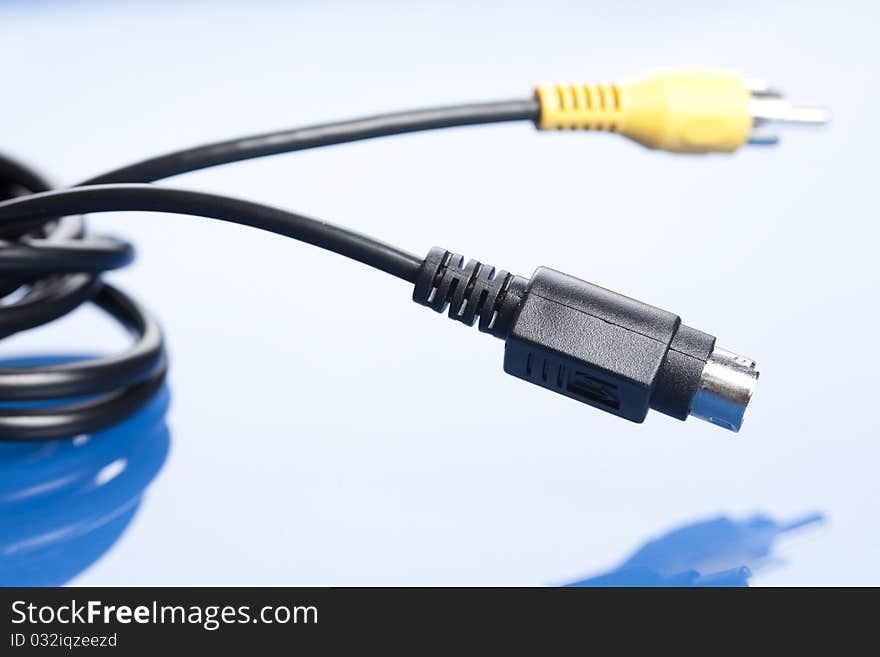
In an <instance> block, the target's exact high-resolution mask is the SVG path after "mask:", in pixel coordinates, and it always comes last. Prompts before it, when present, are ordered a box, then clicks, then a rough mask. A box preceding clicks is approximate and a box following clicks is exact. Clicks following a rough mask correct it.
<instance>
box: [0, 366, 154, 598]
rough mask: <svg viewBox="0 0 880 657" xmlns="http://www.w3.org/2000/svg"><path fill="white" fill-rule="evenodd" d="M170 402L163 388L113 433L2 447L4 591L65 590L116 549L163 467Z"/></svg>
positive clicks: (0, 561)
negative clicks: (14, 588) (16, 588)
mask: <svg viewBox="0 0 880 657" xmlns="http://www.w3.org/2000/svg"><path fill="white" fill-rule="evenodd" d="M78 359H79V358H78V357H77V358H72V357H57V358H39V359H28V360H26V361H25V360H22V359H19V360H16V361H15V362H14V363H10V362H6V363H4V364H5V365H11V364H15V365H35V364H46V363H50V362H51V363H59V362H67V361H71V360H78ZM169 401H170V395H169V392H168V389H167V386H163V387H162V388H161V389H160V390H159V392H158V393H157V394H156V396H155V397H154V398H153V399H152V400H151V401H150V402H149V403H148V404H147V406H146V407H144V408H143V409H142V410H141V411H140V412H139V413H137V414H136V415H134V416H132V417H130V418H128V419H127V420H125V421H123V422H121V423H120V424H118V425H116V426H114V427H112V428H110V429H106V430H104V431H100V432H97V433H95V434H92V435H83V436H77V437H76V438H74V439H72V440H55V441H49V442H42V441H41V442H36V443H0V586H58V585H61V584H64V583H65V582H67V581H69V580H70V579H72V578H73V577H74V576H76V575H77V574H79V573H80V572H82V571H83V570H85V569H86V568H87V567H89V566H90V565H91V564H93V563H94V562H95V561H97V560H98V559H99V558H100V557H101V556H102V555H103V554H105V553H106V552H107V551H108V550H109V549H110V547H111V546H112V545H113V544H114V543H115V542H116V541H117V540H118V539H119V537H120V536H121V535H122V533H123V532H124V531H125V529H126V527H128V525H129V523H130V522H131V520H132V518H133V517H134V515H135V514H136V512H137V509H138V507H139V505H140V502H141V499H142V496H143V493H144V491H145V490H146V488H147V487H148V486H149V485H150V483H151V482H152V481H153V479H154V478H155V477H156V475H157V474H158V473H159V471H160V470H161V469H162V466H163V464H164V463H165V459H166V457H167V455H168V449H169V445H170V434H169V432H168V428H167V426H166V425H165V414H166V411H167V409H168V406H169Z"/></svg>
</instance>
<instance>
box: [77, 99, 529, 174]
mask: <svg viewBox="0 0 880 657" xmlns="http://www.w3.org/2000/svg"><path fill="white" fill-rule="evenodd" d="M539 114H540V105H539V104H538V101H537V100H535V99H532V98H530V99H527V100H510V101H499V102H492V103H475V104H470V105H454V106H451V107H436V108H431V109H423V110H412V111H408V112H396V113H393V114H380V115H378V116H370V117H366V118H362V119H353V120H348V121H338V122H334V123H325V124H322V125H316V126H309V127H305V128H294V129H293V130H282V131H278V132H269V133H265V134H260V135H251V136H248V137H241V138H238V139H230V140H229V141H221V142H216V143H213V144H206V145H203V146H196V147H195V148H187V149H184V150H181V151H176V152H174V153H169V154H167V155H160V156H159V157H154V158H150V159H148V160H143V161H141V162H137V163H135V164H132V165H129V166H126V167H122V168H121V169H116V170H115V171H110V172H108V173H105V174H102V175H100V176H95V177H94V178H90V179H89V180H86V181H84V182H83V183H82V184H83V185H106V184H110V183H134V182H155V181H156V180H160V179H162V178H169V177H171V176H176V175H178V174H181V173H186V172H188V171H196V170H198V169H204V168H206V167H212V166H217V165H220V164H229V163H231V162H238V161H241V160H249V159H252V158H257V157H264V156H266V155H277V154H279V153H289V152H293V151H300V150H305V149H309V148H318V147H320V146H330V145H333V144H342V143H347V142H352V141H360V140H363V139H372V138H374V137H387V136H389V135H399V134H405V133H408V132H420V131H423V130H437V129H439V128H453V127H460V126H468V125H481V124H485V123H502V122H506V121H536V120H537V119H538V116H539Z"/></svg>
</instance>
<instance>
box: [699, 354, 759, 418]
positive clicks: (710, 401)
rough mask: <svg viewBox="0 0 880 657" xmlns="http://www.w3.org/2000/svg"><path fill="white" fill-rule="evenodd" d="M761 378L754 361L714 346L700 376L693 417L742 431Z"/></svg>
mask: <svg viewBox="0 0 880 657" xmlns="http://www.w3.org/2000/svg"><path fill="white" fill-rule="evenodd" d="M758 376H759V373H758V370H757V369H756V366H755V361H753V360H751V359H750V358H746V357H744V356H738V355H737V354H734V353H731V352H729V351H725V350H724V349H719V348H718V347H715V349H713V350H712V353H711V355H710V356H709V360H707V361H706V364H705V366H704V367H703V371H702V373H701V374H700V383H699V387H698V388H697V392H696V394H695V395H694V400H693V402H692V404H691V412H690V414H691V415H693V416H694V417H698V418H700V419H701V420H706V421H708V422H711V423H712V424H715V425H717V426H719V427H724V428H725V429H729V430H730V431H739V430H740V427H741V426H742V423H743V416H744V415H745V412H746V409H747V408H748V405H749V401H750V400H751V398H752V394H753V393H754V391H755V387H756V385H757V383H758Z"/></svg>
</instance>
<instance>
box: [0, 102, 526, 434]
mask: <svg viewBox="0 0 880 657" xmlns="http://www.w3.org/2000/svg"><path fill="white" fill-rule="evenodd" d="M538 111H539V108H538V104H537V102H536V101H534V100H524V101H503V102H498V103H483V104H473V105H461V106H453V107H445V108H437V109H427V110H416V111H412V112H399V113H394V114H386V115H382V116H374V117H368V118H364V119H357V120H352V121H343V122H338V123H329V124H325V125H320V126H313V127H308V128H300V129H295V130H285V131H280V132H274V133H268V134H262V135H256V136H250V137H244V138H240V139H234V140H229V141H224V142H219V143H216V144H209V145H205V146H199V147H195V148H191V149H186V150H182V151H178V152H175V153H171V154H168V155H163V156H160V157H156V158H151V159H148V160H144V161H142V162H139V163H137V164H133V165H131V166H127V167H123V168H121V169H117V170H115V171H112V172H110V173H107V174H104V175H101V176H96V177H94V178H91V179H90V180H88V181H86V182H85V183H83V185H82V186H79V187H77V188H74V189H71V190H67V191H51V185H50V184H49V183H48V182H47V181H46V180H45V179H44V178H43V177H42V176H41V175H39V174H38V173H36V172H35V171H33V170H32V169H31V168H29V167H28V166H26V165H24V164H22V163H21V162H18V161H17V160H14V159H11V158H8V157H5V156H2V155H0V200H2V199H7V200H6V201H4V202H2V203H0V299H2V302H0V339H2V338H3V337H7V336H9V335H12V334H14V333H17V332H20V331H24V330H28V329H31V328H34V327H37V326H40V325H43V324H45V323H47V322H50V321H53V320H55V319H58V318H60V317H62V316H64V315H66V314H67V313H69V312H71V311H73V310H74V309H76V308H77V307H79V306H80V305H81V304H82V303H84V302H86V301H92V302H93V303H95V304H96V305H98V306H99V307H100V308H101V309H103V310H104V311H105V312H107V313H108V314H109V315H110V316H111V317H113V318H114V319H115V320H116V321H118V322H119V323H120V324H122V326H124V327H125V328H126V329H128V330H129V332H130V333H132V335H133V336H134V338H135V341H134V344H133V345H132V346H131V347H130V348H129V349H128V350H127V351H125V352H124V353H122V354H119V355H116V356H110V357H105V358H100V359H91V360H85V361H78V362H69V363H64V364H59V365H45V366H31V367H14V368H13V367H2V368H0V440H45V439H53V438H64V437H69V436H74V435H77V434H81V433H91V432H94V431H97V430H100V429H102V428H105V427H108V426H111V425H113V424H115V423H117V422H119V421H120V420H122V419H124V418H125V417H127V416H128V415H130V414H132V413H134V412H136V411H137V410H138V409H140V408H141V407H142V406H143V405H144V404H146V403H147V401H149V399H150V398H151V397H152V396H153V395H154V394H155V392H156V390H157V389H158V388H159V387H160V386H161V384H162V381H163V380H164V378H165V375H166V371H167V362H166V357H165V351H164V345H163V338H162V333H161V331H160V329H159V326H158V324H157V323H156V322H155V321H154V320H153V319H152V318H151V317H150V316H149V315H148V314H147V313H146V312H145V311H144V309H143V308H141V307H140V306H139V305H138V304H137V303H136V302H135V301H133V300H132V299H131V298H130V297H128V296H127V295H126V294H124V293H123V292H121V291H120V290H118V289H116V288H114V287H112V286H111V285H108V284H107V283H105V282H104V281H103V280H102V278H101V275H102V274H103V273H104V272H106V271H110V270H113V269H116V268H119V267H122V266H125V265H126V264H128V263H129V262H131V260H132V258H133V255H134V251H133V249H132V247H131V245H129V244H127V243H125V242H122V241H120V240H116V239H111V238H105V237H93V236H90V235H88V234H87V232H86V230H85V222H84V220H83V218H82V216H81V215H82V214H84V213H88V212H111V211H117V210H144V211H154V212H173V213H180V214H191V215H199V216H205V217H211V218H214V219H221V220H225V221H231V222H235V223H239V224H244V225H248V226H253V227H255V228H260V229H263V230H268V231H271V232H275V233H279V234H281V235H285V236H288V237H293V238H294V239H298V240H301V241H304V242H308V243H310V244H314V245H316V246H319V247H321V248H325V249H328V250H330V251H334V252H336V253H339V254H342V255H345V256H347V257H350V258H353V259H355V260H358V261H360V262H363V263H365V264H368V265H370V266H372V267H376V268H378V269H381V270H382V271H385V272H387V273H389V274H392V275H394V276H397V277H399V278H402V279H404V280H407V281H409V282H414V281H415V278H416V275H417V273H418V270H419V267H420V266H421V264H422V261H423V259H422V258H420V257H418V256H415V255H412V254H409V253H407V252H405V251H402V250H400V249H397V248H395V247H392V246H389V245H387V244H384V243H382V242H379V241H377V240H374V239H372V238H370V237H367V236H365V235H362V234H360V233H357V232H355V231H351V230H348V229H345V228H342V227H339V226H335V225H333V224H329V223H326V222H322V221H318V220H315V219H311V218H308V217H304V216H302V215H298V214H295V213H292V212H286V211H284V210H279V209H277V208H271V207H268V206H264V205H260V204H258V203H251V202H248V201H242V200H237V199H232V198H227V197H223V196H217V195H213V194H205V193H200V192H189V191H183V190H173V189H164V188H159V187H153V186H150V185H137V184H125V185H120V184H110V183H139V182H140V183H144V182H153V181H156V180H159V179H162V178H166V177H169V176H173V175H178V174H181V173H185V172H188V171H193V170H196V169H202V168H205V167H210V166H216V165H220V164H226V163H229V162H236V161H241V160H246V159H250V158H255V157H262V156H266V155H273V154H278V153H284V152H290V151H295V150H304V149H308V148H316V147H320V146H326V145H331V144H339V143H343V142H350V141H357V140H362V139H368V138H372V137H380V136H387V135H393V134H402V133H408V132H415V131H421V130H432V129H437V128H446V127H454V126H465V125H476V124H483V123H497V122H502V121H519V120H529V121H534V120H535V119H536V118H537V115H538ZM98 185H101V186H100V187H99V186H98Z"/></svg>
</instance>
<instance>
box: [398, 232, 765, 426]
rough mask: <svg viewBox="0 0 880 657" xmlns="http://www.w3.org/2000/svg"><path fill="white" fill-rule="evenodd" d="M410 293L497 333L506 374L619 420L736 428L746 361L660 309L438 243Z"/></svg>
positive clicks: (749, 378)
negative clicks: (660, 418)
mask: <svg viewBox="0 0 880 657" xmlns="http://www.w3.org/2000/svg"><path fill="white" fill-rule="evenodd" d="M413 300H414V301H415V302H416V303H420V304H422V305H424V306H428V307H429V308H431V309H432V310H434V311H436V312H438V313H442V312H444V311H445V310H446V309H447V307H448V308H449V317H450V318H451V319H454V320H456V321H459V322H462V323H463V324H466V325H468V326H473V324H475V323H477V322H479V330H480V331H483V332H485V333H490V334H492V335H494V336H495V337H497V338H501V339H502V340H504V371H505V372H507V373H508V374H512V375H513V376H516V377H518V378H521V379H524V380H526V381H529V382H530V383H534V384H536V385H539V386H541V387H542V388H546V389H548V390H551V391H553V392H556V393H558V394H562V395H565V396H567V397H571V398H572V399H576V400H578V401H581V402H584V403H586V404H589V405H591V406H594V407H595V408H598V409H601V410H603V411H607V412H609V413H612V414H614V415H617V416H618V417H622V418H625V419H627V420H631V421H633V422H642V421H644V419H645V417H646V416H647V414H648V410H649V409H654V410H656V411H660V412H661V413H664V414H666V415H670V416H672V417H674V418H677V419H679V420H685V419H687V417H688V416H689V415H694V416H696V417H700V418H702V419H705V420H709V421H710V422H712V423H714V424H717V425H718V426H721V427H724V428H726V429H730V430H732V431H738V430H739V428H740V426H741V425H742V421H743V415H744V413H745V410H746V407H747V406H748V403H749V400H750V399H751V395H752V392H753V390H754V387H755V384H756V382H757V379H758V372H757V370H756V369H755V363H754V361H752V360H749V359H747V358H743V357H741V356H736V355H735V354H731V353H730V352H726V351H724V350H722V349H718V348H716V347H715V338H714V337H713V336H711V335H709V334H707V333H704V332H702V331H698V330H697V329H694V328H691V327H690V326H687V325H686V324H682V322H681V318H680V317H678V316H677V315H674V314H672V313H670V312H667V311H665V310H660V309H659V308H655V307H654V306H650V305H648V304H645V303H642V302H640V301H636V300H634V299H630V298H629V297H625V296H623V295H622V294H618V293H616V292H612V291H610V290H606V289H605V288H602V287H599V286H597V285H593V284H592V283H587V282H586V281H582V280H580V279H577V278H575V277H573V276H569V275H568V274H563V273H562V272H558V271H555V270H553V269H549V268H547V267H539V268H538V269H537V270H536V271H535V273H534V274H532V277H531V279H526V278H523V277H522V276H516V275H514V274H510V273H508V272H506V271H496V270H495V268H494V267H492V266H490V265H484V264H482V263H480V262H477V261H476V260H469V261H467V262H466V261H465V259H464V257H463V256H461V255H459V254H453V253H450V252H449V251H447V250H446V249H443V248H439V247H435V248H433V249H431V251H430V252H429V253H428V256H427V257H426V258H425V261H424V263H423V264H422V266H421V268H420V270H419V274H418V278H417V279H416V284H415V289H414V291H413Z"/></svg>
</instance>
